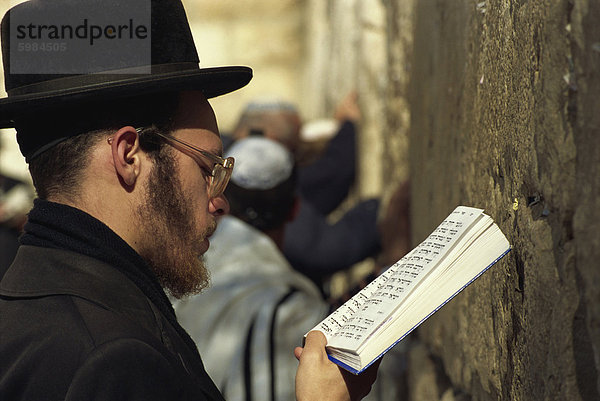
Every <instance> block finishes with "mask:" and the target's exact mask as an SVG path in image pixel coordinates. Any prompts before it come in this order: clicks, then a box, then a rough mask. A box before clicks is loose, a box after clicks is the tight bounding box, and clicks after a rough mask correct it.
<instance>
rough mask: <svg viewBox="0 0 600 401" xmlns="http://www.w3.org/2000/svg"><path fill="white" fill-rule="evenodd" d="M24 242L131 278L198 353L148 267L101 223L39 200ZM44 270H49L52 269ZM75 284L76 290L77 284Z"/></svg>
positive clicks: (31, 213)
mask: <svg viewBox="0 0 600 401" xmlns="http://www.w3.org/2000/svg"><path fill="white" fill-rule="evenodd" d="M20 242H21V244H22V245H31V246H36V247H43V248H52V249H60V250H66V251H70V252H72V253H73V257H75V258H77V257H79V256H80V255H85V256H87V257H90V258H93V259H97V260H99V261H102V262H105V263H106V264H108V265H110V266H111V267H112V268H113V269H116V270H118V271H119V272H120V273H122V274H124V275H125V276H126V277H127V278H129V280H131V281H132V282H133V283H134V284H135V286H136V287H137V288H138V289H139V290H140V291H142V292H143V293H144V295H146V297H148V299H150V300H151V301H152V303H153V304H154V305H155V306H156V307H157V308H158V309H159V310H160V311H161V312H162V314H163V315H164V316H165V318H166V319H167V320H168V321H169V322H170V323H171V324H172V325H173V327H174V328H175V329H176V330H177V332H178V333H179V334H180V335H181V337H182V338H183V339H184V341H186V343H187V344H188V346H189V347H190V348H191V349H193V350H194V352H197V348H196V345H195V343H194V342H193V340H192V339H191V338H190V336H189V335H188V334H187V333H186V331H185V330H184V329H183V328H182V327H181V326H180V325H179V323H178V322H177V318H176V316H175V311H174V310H173V307H172V305H171V302H170V301H169V299H168V298H167V296H166V294H165V292H164V291H163V289H162V287H161V286H160V284H159V282H158V280H157V279H156V276H155V275H154V273H153V272H152V271H151V269H150V267H149V266H148V264H147V263H146V262H145V261H144V260H143V259H142V257H141V256H140V255H138V254H137V252H135V250H134V249H133V248H131V247H130V246H129V244H127V242H125V241H124V240H123V239H122V238H121V237H119V236H118V235H117V234H116V233H115V232H114V231H112V230H111V229H110V228H109V227H108V226H106V225H105V224H104V223H102V222H101V221H99V220H98V219H96V218H94V217H92V216H90V215H89V214H87V213H85V212H83V211H81V210H79V209H76V208H73V207H70V206H67V205H63V204H60V203H55V202H49V201H44V200H40V199H36V200H35V201H34V206H33V209H32V210H31V212H30V213H29V217H28V221H27V224H25V233H24V234H23V235H22V236H21V238H20ZM40 266H44V268H47V267H46V266H48V265H47V264H44V265H40ZM10 270H12V268H11V269H9V271H10ZM7 274H8V273H7ZM35 274H40V273H35ZM3 281H4V280H3ZM72 283H73V285H74V286H75V287H76V285H77V282H76V281H72ZM3 284H4V283H3ZM75 287H72V288H71V290H74V289H75ZM111 292H112V291H111Z"/></svg>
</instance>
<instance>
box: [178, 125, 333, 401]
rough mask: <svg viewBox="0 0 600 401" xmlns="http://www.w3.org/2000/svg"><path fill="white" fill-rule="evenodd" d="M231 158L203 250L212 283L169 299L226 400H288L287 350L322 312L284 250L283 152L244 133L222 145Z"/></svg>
mask: <svg viewBox="0 0 600 401" xmlns="http://www.w3.org/2000/svg"><path fill="white" fill-rule="evenodd" d="M226 155H227V156H228V157H234V158H235V160H236V166H235V169H234V171H233V174H232V177H231V181H230V183H229V185H228V187H227V189H226V190H225V195H226V197H227V199H228V201H229V205H230V215H226V216H223V217H221V218H220V220H219V225H218V227H217V230H216V231H215V233H214V234H213V236H212V237H211V246H210V249H209V250H208V251H207V253H206V254H205V260H206V263H207V265H208V266H210V268H209V269H210V273H211V281H212V285H211V287H210V288H209V289H207V290H206V291H203V292H202V293H201V294H198V295H195V296H193V297H190V298H187V299H184V300H180V301H177V302H176V303H175V304H174V307H175V312H176V314H177V316H178V319H179V321H180V322H181V324H182V325H183V326H184V327H185V329H186V330H187V331H188V333H190V335H191V336H192V338H193V339H194V341H195V342H196V344H197V345H198V349H199V351H200V353H201V355H202V357H203V360H204V361H205V363H206V366H207V371H208V373H209V374H210V375H211V377H212V378H213V380H214V381H215V383H216V384H217V386H218V387H219V389H220V390H221V392H222V393H223V395H224V396H225V398H226V399H228V400H251V399H254V400H276V401H277V400H279V401H283V400H293V399H294V386H293V379H294V375H295V371H296V368H297V365H298V363H297V361H296V358H295V357H294V355H293V353H292V350H293V349H294V347H296V346H299V345H300V344H301V340H302V336H303V335H304V334H306V333H307V332H308V331H309V330H310V329H311V328H313V327H314V326H315V325H316V324H317V323H319V322H320V321H321V320H322V319H323V318H324V317H325V316H326V315H327V313H328V312H329V307H328V305H327V304H326V303H325V301H324V300H323V299H322V297H321V294H320V292H319V289H318V288H317V287H316V286H315V284H314V283H313V282H311V281H310V280H308V279H307V278H306V277H304V276H303V275H302V274H300V273H299V272H297V271H295V270H294V269H293V268H292V266H291V265H290V264H289V262H288V261H287V260H286V258H285V257H284V255H283V254H282V253H281V246H282V245H283V242H284V236H285V226H286V224H288V223H289V222H290V221H292V220H293V218H294V215H295V214H296V212H297V206H298V203H297V197H296V180H297V174H296V168H295V163H294V158H293V155H292V154H291V153H290V152H289V151H288V150H287V149H286V148H285V147H284V146H283V145H281V144H280V143H279V142H275V141H272V140H270V139H268V138H265V137H262V136H260V137H258V136H251V137H248V138H244V139H240V140H238V141H235V142H234V143H233V145H232V146H230V147H229V149H228V151H227V152H226Z"/></svg>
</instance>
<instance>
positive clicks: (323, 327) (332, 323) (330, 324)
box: [313, 251, 412, 342]
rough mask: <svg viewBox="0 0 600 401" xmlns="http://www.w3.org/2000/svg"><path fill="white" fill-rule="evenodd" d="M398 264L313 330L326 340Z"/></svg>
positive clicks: (388, 276)
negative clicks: (321, 334)
mask: <svg viewBox="0 0 600 401" xmlns="http://www.w3.org/2000/svg"><path fill="white" fill-rule="evenodd" d="M411 254H412V251H411V252H410V253H408V254H407V255H406V256H404V257H403V258H402V259H400V261H403V260H405V259H407V258H408V257H409V256H410V255H411ZM398 266H399V262H396V263H395V264H394V265H392V266H390V268H388V269H387V270H386V271H384V272H383V273H382V274H380V275H379V276H378V277H377V278H376V279H375V280H373V281H372V282H370V283H369V284H368V285H367V286H366V287H365V288H363V289H362V290H360V292H358V293H357V294H355V295H354V296H353V297H352V298H350V299H349V300H348V301H346V302H345V303H344V304H343V305H342V306H340V307H339V308H337V309H336V310H335V311H333V312H332V313H331V314H330V315H329V316H327V317H326V318H325V319H324V320H323V321H322V322H321V323H319V324H318V325H317V326H315V328H313V330H319V331H321V332H322V333H323V334H325V337H327V341H328V342H329V339H330V338H331V337H332V336H333V335H334V334H335V333H336V332H337V331H338V330H339V329H340V328H341V327H342V326H343V325H344V324H346V323H347V322H348V321H349V320H350V318H351V317H352V316H353V315H354V314H355V313H356V312H358V311H359V310H360V308H361V306H362V305H363V304H364V303H365V301H366V300H367V299H369V297H371V296H372V295H373V293H375V291H377V289H379V288H381V287H382V286H383V285H384V284H385V282H386V281H387V280H388V279H389V278H390V276H391V275H392V274H393V272H394V269H395V268H397V267H398Z"/></svg>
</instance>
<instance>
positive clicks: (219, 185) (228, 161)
mask: <svg viewBox="0 0 600 401" xmlns="http://www.w3.org/2000/svg"><path fill="white" fill-rule="evenodd" d="M151 128H152V127H141V128H136V129H135V130H136V131H137V132H138V133H139V134H141V133H142V132H143V131H144V130H146V129H151ZM152 133H153V134H155V135H157V136H159V137H161V138H163V139H165V140H166V141H167V142H169V144H170V145H172V146H173V147H174V148H176V149H178V150H179V151H181V152H183V153H185V154H186V155H188V156H189V157H191V158H192V159H194V161H195V162H196V163H197V164H198V166H200V168H202V169H205V170H208V173H209V175H210V180H209V186H208V196H209V197H210V198H211V199H212V198H217V197H219V196H221V195H222V194H223V192H224V191H225V188H226V187H227V184H228V183H229V179H230V178H231V173H232V172H233V165H234V162H235V160H234V158H233V157H226V158H223V157H221V156H217V155H215V154H213V153H210V152H208V151H206V150H204V149H200V148H197V147H195V146H194V145H192V144H190V143H187V142H185V141H182V140H181V139H178V138H175V137H174V136H171V135H166V134H163V133H161V132H160V131H159V130H158V129H152ZM206 160H209V161H210V163H208V164H207V163H206ZM204 166H208V168H206V167H204Z"/></svg>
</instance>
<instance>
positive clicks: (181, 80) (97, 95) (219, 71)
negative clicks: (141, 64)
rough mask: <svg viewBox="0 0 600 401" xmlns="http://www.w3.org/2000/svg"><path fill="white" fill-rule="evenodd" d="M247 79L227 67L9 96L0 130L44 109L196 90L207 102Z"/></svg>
mask: <svg viewBox="0 0 600 401" xmlns="http://www.w3.org/2000/svg"><path fill="white" fill-rule="evenodd" d="M251 79H252V69H251V68H249V67H244V66H228V67H214V68H200V69H193V70H184V71H177V72H170V73H164V74H144V75H137V76H135V77H130V78H125V79H116V80H111V81H109V82H100V83H91V84H83V85H81V86H78V87H76V88H70V89H64V90H53V91H48V92H39V93H35V94H24V95H15V96H9V97H7V98H4V99H0V128H12V127H14V126H15V119H16V118H18V117H19V116H21V117H23V116H31V115H34V114H35V113H36V112H37V111H40V110H43V109H46V108H52V109H57V108H66V107H69V106H71V105H73V104H75V103H84V102H86V101H94V102H97V101H104V100H111V99H119V98H124V97H131V96H140V95H146V94H152V93H161V92H179V91H183V90H200V91H202V92H203V93H204V96H206V98H207V99H210V98H213V97H216V96H220V95H224V94H226V93H229V92H233V91H235V90H237V89H240V88H242V87H244V86H246V85H247V84H248V82H250V80H251Z"/></svg>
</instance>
